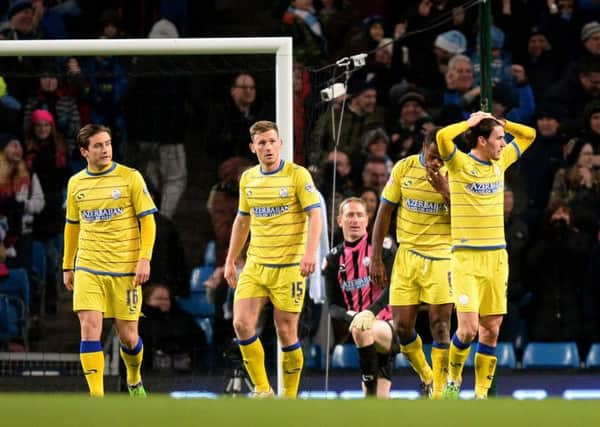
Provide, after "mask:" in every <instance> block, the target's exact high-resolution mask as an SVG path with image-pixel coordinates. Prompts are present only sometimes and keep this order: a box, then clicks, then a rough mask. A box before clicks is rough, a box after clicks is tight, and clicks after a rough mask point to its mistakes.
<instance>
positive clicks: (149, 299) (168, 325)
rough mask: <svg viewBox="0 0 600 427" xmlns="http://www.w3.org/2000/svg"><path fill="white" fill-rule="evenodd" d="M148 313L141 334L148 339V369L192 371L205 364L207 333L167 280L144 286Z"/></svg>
mask: <svg viewBox="0 0 600 427" xmlns="http://www.w3.org/2000/svg"><path fill="white" fill-rule="evenodd" d="M142 312H143V313H144V315H143V316H142V317H140V326H139V328H140V337H141V338H142V341H143V342H144V352H145V353H146V354H147V355H148V356H147V357H145V358H144V364H143V365H142V368H143V369H144V371H146V372H148V371H151V370H153V371H163V372H168V373H172V372H173V371H175V372H189V371H192V370H195V369H198V368H201V367H202V359H203V354H204V353H205V351H206V349H207V343H206V336H205V335H204V332H203V331H202V329H200V328H199V327H198V326H197V325H196V323H195V322H194V318H193V317H192V316H190V315H189V314H187V313H185V312H184V311H182V310H181V308H179V306H178V305H177V303H176V302H175V301H173V299H172V297H171V291H170V287H169V285H167V284H164V283H154V284H150V285H146V286H144V304H143V306H142Z"/></svg>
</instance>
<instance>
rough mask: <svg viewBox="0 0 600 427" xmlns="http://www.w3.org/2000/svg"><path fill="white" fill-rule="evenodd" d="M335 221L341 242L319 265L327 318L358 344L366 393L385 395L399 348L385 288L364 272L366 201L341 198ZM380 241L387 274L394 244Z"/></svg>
mask: <svg viewBox="0 0 600 427" xmlns="http://www.w3.org/2000/svg"><path fill="white" fill-rule="evenodd" d="M337 222H338V225H339V226H340V227H341V228H342V234H343V236H344V241H343V242H342V243H340V244H339V245H337V246H336V247H334V248H333V249H331V251H329V253H328V254H327V256H326V257H325V259H324V261H323V266H322V268H323V275H324V277H325V284H326V291H327V301H328V303H329V310H330V312H331V318H332V319H334V320H337V321H341V322H345V323H346V324H347V325H348V330H349V331H350V333H351V334H352V339H353V340H354V343H355V344H356V347H357V348H358V356H359V363H360V374H361V380H362V384H363V389H364V391H365V394H366V395H367V396H377V397H382V398H387V397H389V394H390V387H391V384H392V368H393V364H394V356H395V355H396V354H398V351H399V350H400V349H399V342H398V339H397V336H396V334H395V333H394V330H393V327H392V325H391V320H392V313H391V311H390V307H389V305H388V300H389V291H388V289H385V288H382V287H380V286H378V285H376V284H375V283H374V282H373V281H372V280H371V276H370V273H369V270H370V262H371V261H370V260H371V254H372V246H371V243H370V242H369V235H368V234H367V225H368V223H369V217H368V215H367V204H366V202H365V201H364V200H362V199H359V198H358V197H349V198H347V199H345V200H343V201H342V202H341V203H340V207H339V214H338V217H337ZM382 244H383V246H384V248H383V258H384V263H385V267H386V268H387V270H388V272H391V270H392V263H393V262H394V249H393V244H392V241H391V239H386V240H385V241H384V242H382ZM344 339H346V337H344Z"/></svg>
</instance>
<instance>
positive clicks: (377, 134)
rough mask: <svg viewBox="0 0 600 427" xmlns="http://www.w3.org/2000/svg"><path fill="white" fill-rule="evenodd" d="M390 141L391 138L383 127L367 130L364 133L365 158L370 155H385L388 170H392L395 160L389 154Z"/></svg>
mask: <svg viewBox="0 0 600 427" xmlns="http://www.w3.org/2000/svg"><path fill="white" fill-rule="evenodd" d="M389 142H390V138H389V136H388V135H387V133H386V132H385V130H383V129H382V128H377V129H373V130H370V131H368V132H366V133H365V134H364V135H363V141H362V145H363V153H364V159H365V160H366V159H367V158H368V157H383V158H384V159H385V160H386V166H387V168H388V171H389V172H391V171H392V167H393V166H394V162H393V161H392V159H391V158H390V157H389V156H388V154H387V153H388V145H389ZM363 163H364V162H363Z"/></svg>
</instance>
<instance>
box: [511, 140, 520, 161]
mask: <svg viewBox="0 0 600 427" xmlns="http://www.w3.org/2000/svg"><path fill="white" fill-rule="evenodd" d="M510 145H512V146H513V147H515V150H517V158H519V159H520V158H521V149H520V148H519V146H518V145H517V143H516V142H515V140H514V139H513V140H512V141H511V143H510Z"/></svg>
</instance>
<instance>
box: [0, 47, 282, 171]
mask: <svg viewBox="0 0 600 427" xmlns="http://www.w3.org/2000/svg"><path fill="white" fill-rule="evenodd" d="M255 54H273V55H275V121H276V122H277V125H278V127H279V133H280V135H281V138H282V139H283V141H284V144H283V147H282V152H281V155H282V158H283V159H284V160H288V161H292V160H293V153H294V137H293V129H294V125H293V120H294V115H293V112H292V110H293V93H292V38H291V37H246V38H238V37H235V38H184V39H116V40H114V39H111V40H108V39H93V40H1V41H0V56H72V55H73V56H96V55H110V56H125V55H131V56H143V55H255Z"/></svg>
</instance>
